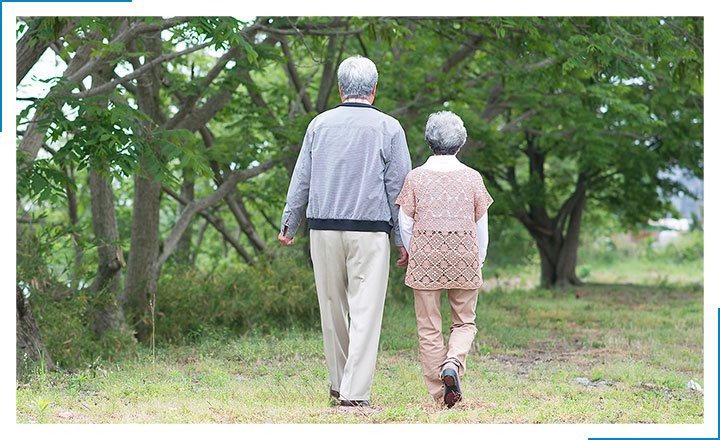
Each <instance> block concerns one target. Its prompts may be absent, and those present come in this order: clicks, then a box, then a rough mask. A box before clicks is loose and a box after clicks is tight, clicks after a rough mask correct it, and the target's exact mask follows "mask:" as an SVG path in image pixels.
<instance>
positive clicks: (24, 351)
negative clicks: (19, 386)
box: [15, 286, 55, 376]
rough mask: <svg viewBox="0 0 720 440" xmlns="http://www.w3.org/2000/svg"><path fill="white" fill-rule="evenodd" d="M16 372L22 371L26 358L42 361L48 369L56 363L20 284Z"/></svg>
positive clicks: (16, 316) (17, 310)
mask: <svg viewBox="0 0 720 440" xmlns="http://www.w3.org/2000/svg"><path fill="white" fill-rule="evenodd" d="M15 303H16V307H15V368H16V369H15V374H16V376H17V375H18V374H19V373H20V371H21V368H22V366H23V363H24V362H25V359H26V358H27V359H31V360H33V361H35V362H39V361H42V362H44V364H45V367H46V368H47V369H54V368H55V363H54V362H53V360H52V357H50V353H49V352H48V351H47V348H45V344H44V343H43V340H42V336H40V329H39V328H38V326H37V322H35V318H34V317H33V314H32V310H31V309H30V302H29V301H28V300H27V298H25V295H23V292H22V289H21V288H20V286H16V293H15Z"/></svg>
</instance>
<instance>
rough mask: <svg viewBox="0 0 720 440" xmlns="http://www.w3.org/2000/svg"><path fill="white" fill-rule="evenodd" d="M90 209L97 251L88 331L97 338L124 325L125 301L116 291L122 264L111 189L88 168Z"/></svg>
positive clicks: (104, 177)
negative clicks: (89, 328)
mask: <svg viewBox="0 0 720 440" xmlns="http://www.w3.org/2000/svg"><path fill="white" fill-rule="evenodd" d="M90 209H91V211H92V223H93V232H94V234H95V240H96V241H97V242H99V243H101V244H100V245H99V246H98V248H97V250H98V265H97V274H96V276H95V279H94V280H93V282H92V284H91V285H90V296H91V298H92V303H91V304H90V316H92V324H91V328H92V330H93V332H94V333H95V336H96V337H97V338H100V337H101V336H102V335H103V334H105V332H107V331H108V330H112V329H117V328H121V327H122V326H123V325H124V324H125V316H124V313H123V308H124V307H123V305H124V303H125V298H124V295H123V291H122V290H121V289H120V278H121V276H122V272H121V270H120V269H122V267H123V266H124V265H125V261H124V259H123V255H122V249H121V248H120V246H119V245H118V244H117V242H118V241H119V240H120V234H119V232H118V225H117V219H116V217H115V204H114V201H113V190H112V186H111V184H110V180H109V179H108V177H106V176H103V175H102V174H99V173H98V172H97V171H95V170H94V169H92V168H91V169H90Z"/></svg>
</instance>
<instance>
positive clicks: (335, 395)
mask: <svg viewBox="0 0 720 440" xmlns="http://www.w3.org/2000/svg"><path fill="white" fill-rule="evenodd" d="M330 397H332V398H333V399H335V400H340V393H339V392H337V391H335V390H334V389H332V388H330Z"/></svg>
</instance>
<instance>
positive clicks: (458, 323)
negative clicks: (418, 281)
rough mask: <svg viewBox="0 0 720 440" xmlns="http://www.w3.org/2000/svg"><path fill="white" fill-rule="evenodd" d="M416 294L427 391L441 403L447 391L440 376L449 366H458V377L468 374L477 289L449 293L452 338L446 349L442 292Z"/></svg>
mask: <svg viewBox="0 0 720 440" xmlns="http://www.w3.org/2000/svg"><path fill="white" fill-rule="evenodd" d="M414 291H415V316H416V318H417V328H418V340H419V345H420V362H421V363H422V370H423V378H424V379H425V385H427V389H428V391H430V394H432V396H433V398H435V400H439V399H442V397H443V393H444V388H443V384H442V380H441V379H440V376H441V374H442V371H441V369H442V367H443V365H445V363H447V362H452V363H454V364H455V365H456V366H457V370H458V377H462V375H463V374H464V373H465V358H466V357H467V354H468V352H469V351H470V346H471V345H472V341H473V339H474V338H475V333H477V328H476V327H475V306H476V305H477V296H478V289H470V290H468V289H448V301H449V303H450V313H451V318H452V325H451V326H450V338H449V339H448V345H447V347H445V344H444V342H443V335H442V316H440V294H441V293H442V290H419V289H414Z"/></svg>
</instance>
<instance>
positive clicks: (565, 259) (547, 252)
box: [516, 183, 586, 289]
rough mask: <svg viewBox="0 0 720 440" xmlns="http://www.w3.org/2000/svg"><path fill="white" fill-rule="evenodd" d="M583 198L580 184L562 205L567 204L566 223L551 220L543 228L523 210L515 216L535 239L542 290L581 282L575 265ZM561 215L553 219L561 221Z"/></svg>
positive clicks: (583, 186)
mask: <svg viewBox="0 0 720 440" xmlns="http://www.w3.org/2000/svg"><path fill="white" fill-rule="evenodd" d="M585 201H586V188H585V185H584V184H582V183H581V184H579V185H578V187H577V188H576V191H575V193H573V195H572V196H571V197H570V199H568V202H567V203H566V205H565V206H564V208H565V207H569V210H568V211H567V212H568V214H567V218H568V221H567V226H565V224H564V221H553V222H551V223H550V224H547V225H545V226H546V227H543V226H540V224H539V223H537V222H534V221H533V220H532V219H531V218H530V216H528V215H527V214H526V213H525V214H523V215H516V217H518V218H519V219H520V221H521V222H522V223H523V224H524V225H525V227H526V228H527V229H528V231H529V232H530V235H531V236H532V237H533V239H534V240H535V244H536V246H537V249H538V253H539V254H540V263H541V273H540V286H541V287H543V288H545V289H550V288H553V287H566V286H569V285H573V286H577V285H580V284H582V282H581V281H580V279H579V278H578V277H577V275H576V273H575V268H576V265H577V249H578V246H579V244H580V226H581V223H582V213H583V210H584V208H585ZM561 214H562V212H560V213H558V215H557V216H556V217H555V219H554V220H562V218H561Z"/></svg>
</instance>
